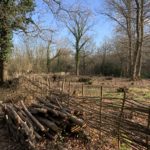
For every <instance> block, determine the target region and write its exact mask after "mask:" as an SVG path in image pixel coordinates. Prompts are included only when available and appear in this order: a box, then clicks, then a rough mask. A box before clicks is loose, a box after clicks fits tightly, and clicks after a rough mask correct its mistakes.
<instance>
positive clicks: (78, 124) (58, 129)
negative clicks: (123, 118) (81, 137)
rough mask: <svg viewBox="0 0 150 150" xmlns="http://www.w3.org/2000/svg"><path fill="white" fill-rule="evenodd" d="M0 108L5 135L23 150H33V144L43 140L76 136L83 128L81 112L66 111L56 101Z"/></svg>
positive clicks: (9, 105)
mask: <svg viewBox="0 0 150 150" xmlns="http://www.w3.org/2000/svg"><path fill="white" fill-rule="evenodd" d="M2 107H3V111H4V113H5V120H6V123H7V127H8V130H9V133H10V134H11V136H12V137H13V138H14V139H15V140H17V141H19V142H20V143H21V144H24V146H25V147H27V149H36V145H37V143H38V142H40V141H42V140H44V139H50V140H54V139H56V138H57V136H58V135H62V134H63V133H64V134H65V133H67V134H72V133H75V132H79V131H81V130H82V129H83V128H84V127H85V126H86V124H85V122H84V120H83V114H82V113H81V112H79V111H77V110H76V111H73V110H70V109H69V108H66V107H65V106H63V105H62V103H61V102H59V101H57V100H56V99H49V100H48V99H46V98H37V101H36V102H35V103H33V104H32V105H30V106H28V105H26V104H25V102H24V101H21V102H20V103H19V104H13V103H7V104H2Z"/></svg>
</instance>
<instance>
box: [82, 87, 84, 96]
mask: <svg viewBox="0 0 150 150" xmlns="http://www.w3.org/2000/svg"><path fill="white" fill-rule="evenodd" d="M83 96H84V84H82V97H83Z"/></svg>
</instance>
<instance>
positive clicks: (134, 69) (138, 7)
mask: <svg viewBox="0 0 150 150" xmlns="http://www.w3.org/2000/svg"><path fill="white" fill-rule="evenodd" d="M135 3H136V46H135V51H134V62H133V73H132V79H133V80H137V67H138V64H139V63H138V61H139V55H140V4H139V2H138V0H135Z"/></svg>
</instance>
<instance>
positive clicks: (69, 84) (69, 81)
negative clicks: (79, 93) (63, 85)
mask: <svg viewBox="0 0 150 150" xmlns="http://www.w3.org/2000/svg"><path fill="white" fill-rule="evenodd" d="M70 92H71V83H70V81H69V95H70Z"/></svg>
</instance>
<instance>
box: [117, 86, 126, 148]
mask: <svg viewBox="0 0 150 150" xmlns="http://www.w3.org/2000/svg"><path fill="white" fill-rule="evenodd" d="M125 101H126V91H125V89H124V91H123V101H122V106H121V111H120V115H119V119H118V121H119V122H118V150H120V124H121V121H122V115H123V111H124V106H125Z"/></svg>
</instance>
